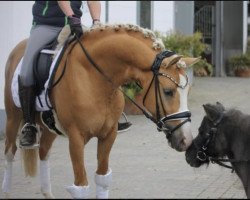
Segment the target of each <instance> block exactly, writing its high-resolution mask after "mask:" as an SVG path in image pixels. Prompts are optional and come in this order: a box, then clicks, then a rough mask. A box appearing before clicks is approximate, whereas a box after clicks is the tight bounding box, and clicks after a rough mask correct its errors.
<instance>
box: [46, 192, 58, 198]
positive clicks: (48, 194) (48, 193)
mask: <svg viewBox="0 0 250 200" xmlns="http://www.w3.org/2000/svg"><path fill="white" fill-rule="evenodd" d="M43 196H44V197H45V199H55V196H54V195H53V194H52V193H51V192H43Z"/></svg>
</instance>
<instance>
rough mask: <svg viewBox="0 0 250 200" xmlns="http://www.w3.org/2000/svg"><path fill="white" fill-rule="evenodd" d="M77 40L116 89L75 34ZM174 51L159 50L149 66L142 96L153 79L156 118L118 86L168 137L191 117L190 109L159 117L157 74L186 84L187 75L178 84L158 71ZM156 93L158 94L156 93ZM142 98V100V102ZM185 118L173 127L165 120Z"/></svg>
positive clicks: (91, 60) (92, 62)
mask: <svg viewBox="0 0 250 200" xmlns="http://www.w3.org/2000/svg"><path fill="white" fill-rule="evenodd" d="M75 38H76V40H77V42H78V43H79V45H80V47H81V49H82V51H83V52H84V54H85V56H86V57H87V59H88V60H89V62H90V63H91V64H92V65H93V66H94V67H95V69H96V70H97V71H98V72H99V73H100V74H102V75H103V76H104V78H105V79H106V80H107V81H108V82H110V83H111V85H112V87H113V88H114V89H117V87H116V86H115V85H114V83H113V82H112V80H111V79H110V78H109V77H108V76H107V75H106V74H105V72H104V71H103V70H102V69H101V68H100V67H99V66H98V65H97V64H96V63H95V62H94V61H93V59H92V58H91V56H90V55H89V53H88V52H87V50H86V49H85V48H84V46H83V44H82V42H81V41H80V40H79V38H78V37H77V36H75ZM174 54H175V52H172V51H167V50H166V51H163V52H160V53H159V54H157V56H156V59H155V60H154V63H153V65H152V67H151V70H152V71H153V73H154V76H153V78H152V81H151V84H150V86H149V88H148V90H147V92H146V94H145V96H144V100H145V98H146V96H147V94H148V91H149V89H150V87H151V85H152V83H153V81H154V80H155V97H156V113H157V114H156V116H157V119H155V118H154V117H153V116H152V114H151V113H149V112H148V111H147V110H145V109H143V108H142V107H141V106H139V105H138V104H137V103H136V102H135V101H134V100H133V99H132V98H130V97H129V96H128V95H127V94H126V93H125V92H124V91H123V90H122V89H120V88H118V89H119V90H120V91H121V92H122V93H123V94H124V95H125V96H126V97H127V98H128V99H129V100H130V101H131V102H132V103H133V104H134V105H135V106H136V107H137V108H139V109H140V110H141V111H142V112H143V114H144V115H145V116H146V117H147V118H148V119H150V120H151V121H152V122H154V123H155V124H156V126H157V129H158V131H164V133H165V134H166V137H167V138H169V137H170V136H171V134H172V133H173V132H174V131H175V130H177V129H178V128H180V127H181V126H182V125H183V124H185V123H186V122H189V121H191V119H190V117H191V112H190V111H184V112H177V113H173V114H171V115H167V116H165V117H163V118H161V119H160V109H159V105H158V95H159V96H160V100H161V106H162V108H163V110H164V107H163V103H162V99H161V95H160V90H159V78H158V76H164V77H166V78H168V79H170V80H171V81H172V82H174V83H175V84H176V85H177V87H180V88H182V89H184V88H185V87H186V86H187V84H188V77H187V75H186V80H187V81H186V84H185V85H184V86H182V85H180V84H179V83H177V82H176V81H175V80H174V79H173V78H172V77H170V76H169V75H167V74H163V73H159V68H160V65H161V63H162V61H163V59H164V58H167V57H170V56H172V55H174ZM157 94H158V95H157ZM144 100H143V102H144ZM165 113H166V112H165V110H164V114H165ZM183 118H186V119H185V120H184V121H183V122H181V123H180V124H178V125H177V126H175V127H174V128H172V127H170V126H169V125H166V124H165V122H167V121H170V120H179V119H183Z"/></svg>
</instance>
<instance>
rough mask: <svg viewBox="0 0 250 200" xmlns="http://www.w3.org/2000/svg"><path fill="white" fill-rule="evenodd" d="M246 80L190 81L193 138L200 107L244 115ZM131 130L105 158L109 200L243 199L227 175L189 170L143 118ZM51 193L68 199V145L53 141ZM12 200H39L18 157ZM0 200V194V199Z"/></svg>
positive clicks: (91, 149)
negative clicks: (207, 105)
mask: <svg viewBox="0 0 250 200" xmlns="http://www.w3.org/2000/svg"><path fill="white" fill-rule="evenodd" d="M249 99H250V79H247V78H231V77H230V78H197V77H196V78H195V79H194V83H193V87H192V89H191V91H190V96H189V109H190V110H191V112H192V129H193V135H194V136H195V135H196V134H197V128H198V126H199V124H200V122H201V119H202V116H203V114H204V111H203V109H202V104H204V103H214V102H216V101H220V102H221V103H223V104H224V105H225V106H226V107H236V108H239V109H241V110H242V111H245V112H246V113H250V103H249ZM128 119H129V120H130V121H131V122H132V123H133V126H132V128H131V130H129V131H127V132H124V133H120V134H119V135H118V137H117V139H116V141H115V144H114V147H113V149H112V152H111V157H110V166H111V168H112V170H113V182H112V188H111V191H110V198H116V199H117V198H141V199H146V198H151V199H153V198H165V199H170V198H171V199H172V198H176V199H180V198H188V199H203V198H223V199H228V198H246V196H245V193H244V191H243V188H242V185H241V182H240V181H239V179H238V177H237V176H236V175H235V174H234V173H231V171H230V170H229V169H226V168H222V167H220V166H217V165H213V164H211V165H209V166H208V167H201V168H199V169H194V168H192V167H190V166H189V165H188V164H187V163H186V161H185V154H184V153H180V152H176V151H175V150H173V149H171V148H170V147H169V146H168V144H167V141H166V139H165V136H164V134H163V133H159V132H158V131H157V130H156V128H155V126H154V124H152V123H151V122H150V121H149V120H148V119H147V118H145V117H144V116H131V115H129V116H128ZM3 148H4V141H3V140H1V141H0V181H1V182H2V179H3V169H4V156H3ZM50 160H51V175H52V180H51V181H52V188H53V193H54V195H55V197H56V198H70V196H69V194H68V193H67V192H66V190H65V189H64V187H65V186H67V185H71V184H72V183H73V172H72V168H71V163H70V158H69V153H68V141H67V139H66V138H62V137H58V139H57V140H56V142H55V143H54V146H53V148H52V151H51V159H50ZM86 163H87V166H86V168H87V173H88V178H89V183H90V186H91V196H90V198H95V194H94V190H95V185H94V181H93V174H94V171H95V169H96V140H95V139H93V140H91V141H90V143H89V144H88V145H87V147H86ZM13 177H14V179H13V190H12V191H13V193H12V196H11V197H12V198H43V197H42V195H41V193H40V189H39V182H38V178H25V177H24V172H23V170H22V167H21V161H20V152H19V151H18V153H17V155H16V159H15V162H14V171H13ZM2 198H3V194H2V192H0V199H2Z"/></svg>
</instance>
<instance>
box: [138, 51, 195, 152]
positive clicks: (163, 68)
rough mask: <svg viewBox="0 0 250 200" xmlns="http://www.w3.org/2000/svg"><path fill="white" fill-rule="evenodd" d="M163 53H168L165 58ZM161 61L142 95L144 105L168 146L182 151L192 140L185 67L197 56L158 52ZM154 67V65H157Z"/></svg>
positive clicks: (188, 86) (193, 61)
mask: <svg viewBox="0 0 250 200" xmlns="http://www.w3.org/2000/svg"><path fill="white" fill-rule="evenodd" d="M165 54H170V55H168V56H166V57H164V55H165ZM162 56H163V59H162V62H161V64H160V66H159V67H158V69H157V70H155V69H154V67H155V66H154V65H155V64H156V63H157V62H159V61H157V58H156V60H155V62H154V64H153V66H152V71H153V73H154V75H153V78H152V80H151V81H150V83H149V86H148V88H149V89H148V90H147V91H146V93H145V96H144V102H143V103H144V106H145V107H146V108H147V109H148V110H149V111H150V113H152V114H153V115H154V119H155V123H156V124H157V127H158V130H160V131H163V132H164V133H165V134H166V137H167V139H168V142H169V144H170V146H171V147H172V148H174V149H176V150H177V151H185V150H186V149H187V148H188V147H189V146H190V145H191V143H192V139H193V137H192V133H191V120H190V117H191V113H190V112H189V110H188V104H187V102H188V101H187V98H188V92H189V88H190V85H189V82H188V76H187V75H186V68H187V67H188V66H190V65H192V64H194V63H196V62H197V61H199V58H183V57H182V56H180V55H176V54H175V53H174V52H163V53H160V54H158V57H162ZM156 68H157V67H156Z"/></svg>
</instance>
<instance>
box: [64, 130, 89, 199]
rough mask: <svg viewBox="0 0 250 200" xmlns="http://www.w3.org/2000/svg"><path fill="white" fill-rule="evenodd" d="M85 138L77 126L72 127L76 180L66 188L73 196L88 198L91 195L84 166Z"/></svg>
mask: <svg viewBox="0 0 250 200" xmlns="http://www.w3.org/2000/svg"><path fill="white" fill-rule="evenodd" d="M83 149H84V138H83V136H82V135H81V134H80V131H79V130H78V129H77V128H71V129H70V131H69V150H70V157H71V162H72V165H73V170H74V177H75V181H74V184H73V185H71V186H68V187H66V190H67V191H68V192H69V193H70V194H71V196H72V197H73V198H80V199H86V198H88V196H89V190H90V189H89V185H88V181H87V175H86V171H85V167H84V158H83V156H84V153H83Z"/></svg>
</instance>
